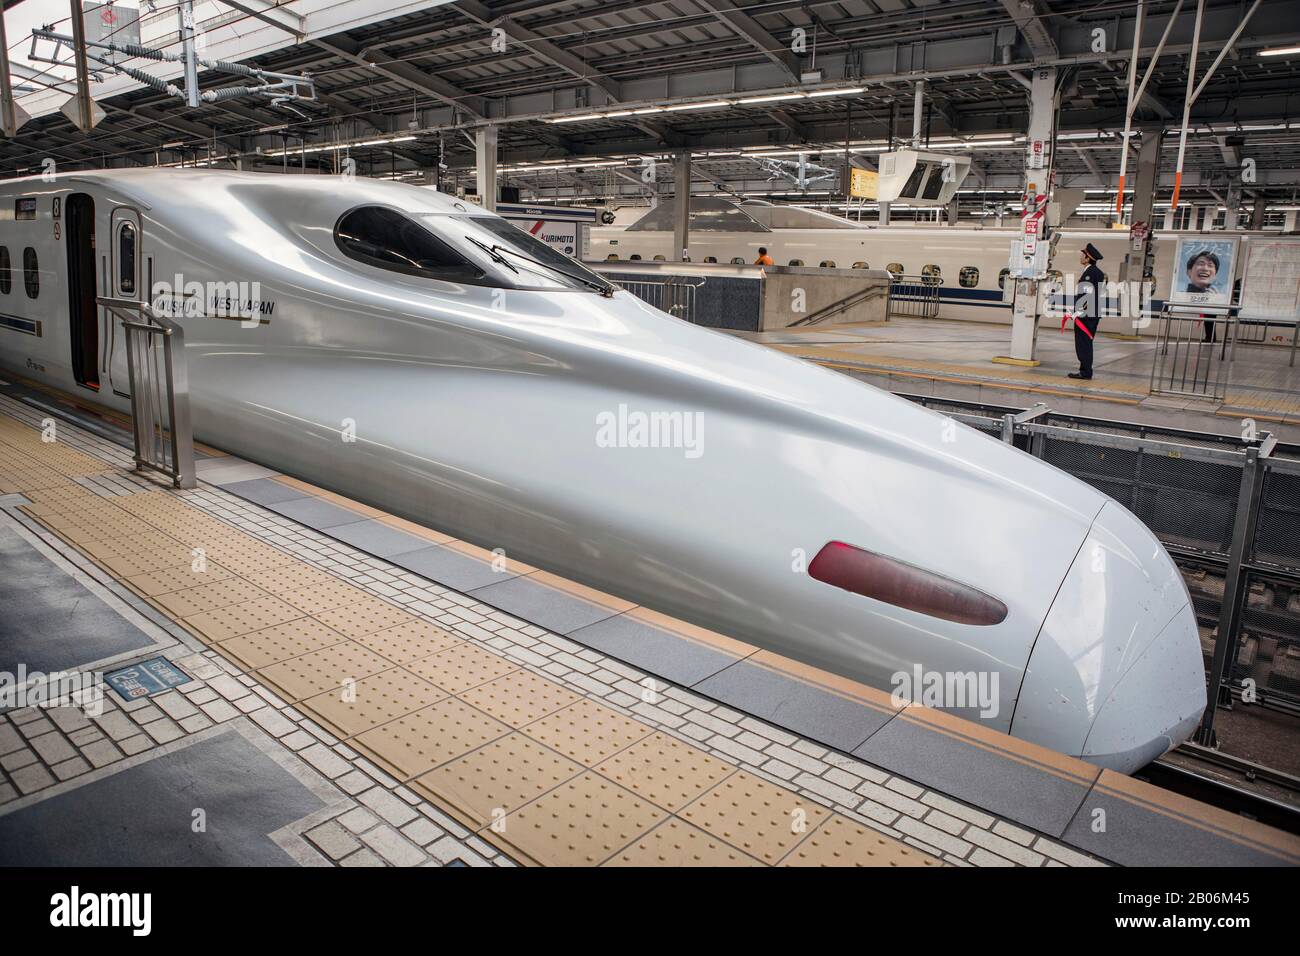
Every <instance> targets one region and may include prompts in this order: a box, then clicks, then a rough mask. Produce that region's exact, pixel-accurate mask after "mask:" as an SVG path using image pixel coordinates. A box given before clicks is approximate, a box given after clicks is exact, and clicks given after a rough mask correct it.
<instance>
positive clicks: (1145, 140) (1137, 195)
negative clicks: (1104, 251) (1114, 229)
mask: <svg viewBox="0 0 1300 956" xmlns="http://www.w3.org/2000/svg"><path fill="white" fill-rule="evenodd" d="M1163 139H1164V131H1163V130H1146V131H1144V132H1143V134H1142V145H1141V146H1140V147H1139V148H1138V157H1137V178H1136V179H1135V180H1134V181H1133V215H1132V218H1131V219H1130V220H1129V222H1130V223H1139V222H1144V223H1146V224H1147V226H1148V227H1149V228H1148V230H1147V234H1146V238H1145V239H1142V240H1139V241H1137V242H1136V243H1135V242H1130V243H1129V247H1128V249H1127V251H1126V252H1125V254H1124V261H1123V263H1122V264H1121V266H1120V272H1119V276H1120V281H1122V282H1130V281H1132V282H1137V281H1139V280H1141V278H1142V271H1143V265H1144V263H1145V262H1146V255H1147V247H1148V246H1149V245H1150V244H1151V231H1152V230H1153V229H1154V228H1155V222H1154V219H1155V202H1156V181H1157V178H1158V176H1159V174H1160V146H1161V141H1162V140H1163ZM1168 219H1169V214H1168V213H1165V228H1166V229H1167V228H1169V222H1168Z"/></svg>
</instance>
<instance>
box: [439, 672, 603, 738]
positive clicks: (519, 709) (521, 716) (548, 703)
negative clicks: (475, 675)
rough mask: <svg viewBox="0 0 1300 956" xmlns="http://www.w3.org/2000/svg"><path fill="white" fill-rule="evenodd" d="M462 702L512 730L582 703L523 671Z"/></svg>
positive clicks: (470, 694)
mask: <svg viewBox="0 0 1300 956" xmlns="http://www.w3.org/2000/svg"><path fill="white" fill-rule="evenodd" d="M460 698H461V700H463V701H466V702H467V703H470V704H473V705H474V706H475V707H477V708H478V709H479V710H482V711H485V712H486V713H489V714H491V715H492V716H493V717H495V718H496V719H497V720H502V721H505V722H506V723H507V724H509V725H510V726H511V727H522V726H524V725H525V724H531V723H532V722H533V721H534V720H537V719H538V718H539V717H545V716H546V715H547V714H552V713H554V712H555V711H557V710H559V709H561V708H562V707H568V706H569V705H570V704H574V703H577V702H578V701H579V700H581V699H582V698H580V697H579V696H578V695H577V694H575V693H573V691H571V690H566V689H565V688H563V687H561V686H560V685H559V684H557V683H555V681H552V680H547V679H546V678H545V677H539V676H538V675H536V674H534V673H532V672H531V671H526V670H523V669H522V668H521V669H520V670H517V671H513V672H512V673H509V674H506V675H504V676H503V677H498V678H496V679H495V680H490V681H488V682H487V683H486V684H480V685H479V686H478V687H475V688H474V689H473V690H467V691H465V692H464V693H463V694H461V695H460Z"/></svg>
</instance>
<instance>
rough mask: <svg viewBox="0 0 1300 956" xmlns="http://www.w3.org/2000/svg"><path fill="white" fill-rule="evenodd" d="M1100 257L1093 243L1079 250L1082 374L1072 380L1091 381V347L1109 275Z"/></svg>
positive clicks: (1077, 344) (1077, 318) (1077, 323)
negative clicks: (1102, 267) (1101, 263)
mask: <svg viewBox="0 0 1300 956" xmlns="http://www.w3.org/2000/svg"><path fill="white" fill-rule="evenodd" d="M1101 260H1102V255H1101V253H1100V252H1099V251H1098V250H1097V247H1096V246H1094V245H1093V244H1092V243H1091V242H1090V243H1088V244H1087V245H1086V246H1084V247H1083V248H1082V249H1081V250H1079V265H1081V266H1083V267H1084V270H1083V274H1082V275H1080V276H1079V292H1078V294H1077V295H1076V296H1075V297H1074V354H1075V355H1077V356H1078V357H1079V371H1077V372H1071V373H1070V378H1081V379H1090V378H1092V344H1093V337H1094V336H1095V335H1096V334H1097V326H1098V325H1099V324H1100V323H1101V315H1100V312H1101V308H1100V302H1101V297H1102V293H1103V290H1104V288H1105V285H1106V273H1104V272H1102V271H1101V269H1100V268H1098V266H1097V263H1098V262H1100V261H1101Z"/></svg>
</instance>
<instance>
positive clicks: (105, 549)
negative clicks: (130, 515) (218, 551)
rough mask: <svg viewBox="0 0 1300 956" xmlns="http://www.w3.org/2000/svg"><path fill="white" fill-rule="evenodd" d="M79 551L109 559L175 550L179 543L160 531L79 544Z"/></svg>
mask: <svg viewBox="0 0 1300 956" xmlns="http://www.w3.org/2000/svg"><path fill="white" fill-rule="evenodd" d="M79 544H80V545H81V550H83V551H85V552H86V553H87V554H89V555H90V556H91V557H92V558H110V557H117V556H120V555H135V554H142V553H149V552H152V551H165V550H168V549H172V548H176V547H178V546H179V542H178V541H177V540H176V539H175V538H172V537H169V536H168V535H165V534H163V533H162V532H161V531H150V532H149V533H147V534H142V535H130V536H127V537H124V538H100V539H98V540H95V539H92V540H88V541H82V542H79Z"/></svg>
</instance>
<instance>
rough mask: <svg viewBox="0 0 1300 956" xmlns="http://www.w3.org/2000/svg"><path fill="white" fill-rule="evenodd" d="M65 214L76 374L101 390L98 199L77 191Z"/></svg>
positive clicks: (83, 382) (69, 309) (81, 381)
mask: <svg viewBox="0 0 1300 956" xmlns="http://www.w3.org/2000/svg"><path fill="white" fill-rule="evenodd" d="M63 218H64V223H63V226H64V228H63V237H64V247H65V249H66V252H67V262H68V323H69V330H70V332H71V338H72V374H73V377H75V378H76V380H77V382H78V384H81V385H84V386H85V387H86V388H93V389H95V390H98V389H99V305H98V303H97V302H96V301H95V300H96V296H97V295H98V294H99V290H98V281H97V276H96V275H95V200H94V199H93V198H91V197H90V196H88V195H87V194H86V193H73V194H72V195H71V196H69V197H68V199H67V201H66V202H65V203H64V204H63ZM33 257H34V254H33ZM24 265H25V263H24Z"/></svg>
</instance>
